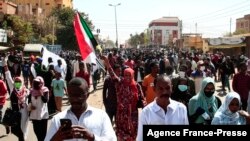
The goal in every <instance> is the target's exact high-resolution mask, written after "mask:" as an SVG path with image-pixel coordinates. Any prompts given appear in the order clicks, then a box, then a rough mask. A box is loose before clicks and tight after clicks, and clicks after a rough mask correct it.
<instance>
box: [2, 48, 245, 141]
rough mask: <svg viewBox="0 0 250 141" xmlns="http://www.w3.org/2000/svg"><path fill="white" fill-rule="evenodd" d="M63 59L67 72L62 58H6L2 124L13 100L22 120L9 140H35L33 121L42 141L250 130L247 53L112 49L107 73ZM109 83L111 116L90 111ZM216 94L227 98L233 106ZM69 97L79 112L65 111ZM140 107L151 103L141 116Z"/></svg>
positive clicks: (71, 54)
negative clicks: (157, 131) (180, 129)
mask: <svg viewBox="0 0 250 141" xmlns="http://www.w3.org/2000/svg"><path fill="white" fill-rule="evenodd" d="M59 55H60V56H61V57H62V58H64V59H65V61H66V64H67V66H66V68H64V66H63V65H62V60H60V59H59V60H53V58H48V60H43V58H42V56H34V55H32V54H31V55H30V58H28V59H23V57H22V52H18V51H13V52H8V53H2V54H1V55H0V58H1V60H0V78H1V79H0V120H1V119H2V117H3V115H4V111H3V107H4V105H5V103H6V99H7V98H9V100H10V103H11V108H12V109H13V110H16V111H19V112H20V113H21V119H20V122H19V124H18V125H16V126H13V127H8V126H5V128H6V133H7V134H8V133H9V132H10V131H11V133H13V134H14V135H16V136H17V137H18V139H19V141H23V140H26V139H27V131H28V130H27V127H28V121H29V120H31V121H32V123H33V129H34V133H35V135H36V137H37V139H38V140H39V141H44V140H58V139H60V140H64V139H73V138H84V139H89V140H93V139H97V138H100V139H107V140H116V139H118V140H119V141H134V140H136V139H137V140H139V141H141V140H142V127H143V125H145V124H146V125H148V124H158V125H161V124H183V125H184V124H185V125H188V124H189V125H192V124H202V125H211V124H233V125H239V124H249V123H250V116H249V114H248V113H250V108H249V107H250V96H249V95H250V59H248V58H247V57H246V56H244V55H243V54H240V55H238V56H233V57H230V56H225V55H224V54H223V53H222V52H217V53H203V52H201V51H198V50H194V51H191V52H189V51H181V50H175V49H172V48H167V49H162V48H157V49H140V50H139V49H122V50H119V51H118V50H104V51H103V52H102V54H100V55H98V56H97V57H98V58H99V59H100V60H101V61H102V63H103V65H104V66H105V70H104V69H102V68H97V69H94V68H96V67H95V65H96V64H88V63H86V62H85V61H83V60H82V57H81V55H80V54H79V53H78V52H77V51H64V52H60V53H59ZM44 61H47V62H48V63H47V64H48V66H45V65H43V62H44ZM53 62H57V65H54V64H53ZM101 79H103V81H104V86H103V91H102V98H103V104H104V106H105V111H106V112H102V111H101V110H99V109H95V108H93V107H91V106H90V105H88V104H86V100H87V98H88V96H89V94H90V93H89V88H90V87H91V85H93V89H94V90H93V92H95V91H96V90H97V83H98V82H100V80H101ZM230 80H232V87H231V85H230ZM215 82H220V83H221V85H222V87H221V89H216V87H215ZM216 91H217V92H218V91H219V92H221V93H222V94H224V95H225V96H226V98H225V102H223V101H221V100H220V98H219V97H218V96H216V95H215V93H216ZM65 95H66V97H67V98H68V100H69V104H70V105H71V108H69V109H67V110H66V111H62V99H63V97H64V96H65ZM138 101H143V109H142V112H141V113H140V114H139V111H138V109H139V108H141V107H139V106H138ZM247 110H248V113H247V112H246V111H247ZM53 116H54V117H53ZM50 117H53V119H52V123H51V125H50V126H49V127H50V128H49V132H47V124H48V119H49V118H50ZM90 117H91V118H93V119H91V118H90ZM62 118H68V119H71V121H72V128H70V130H71V131H72V132H70V133H71V134H70V133H69V131H65V130H63V128H62V127H61V123H60V119H62ZM100 118H102V119H100ZM85 119H86V120H85ZM91 120H93V121H91ZM104 124H105V126H104ZM99 127H100V129H97V128H99ZM102 130H103V132H102ZM62 133H64V134H65V135H64V136H60V134H62ZM46 135H47V136H46Z"/></svg>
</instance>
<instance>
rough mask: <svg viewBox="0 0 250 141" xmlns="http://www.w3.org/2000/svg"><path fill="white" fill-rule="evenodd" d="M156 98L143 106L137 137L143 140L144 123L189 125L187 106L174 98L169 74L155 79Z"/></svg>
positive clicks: (139, 140)
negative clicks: (172, 97)
mask: <svg viewBox="0 0 250 141" xmlns="http://www.w3.org/2000/svg"><path fill="white" fill-rule="evenodd" d="M154 91H155V97H156V98H155V100H154V101H153V102H151V103H150V104H148V105H147V106H146V107H144V108H143V110H142V112H141V115H140V119H139V126H138V133H137V139H138V141H142V140H143V139H142V136H143V125H169V124H170V125H188V124H189V123H188V117H187V108H186V106H185V105H184V104H182V103H180V102H177V101H175V100H172V99H171V98H170V96H171V93H172V83H171V80H170V79H169V77H168V76H166V75H159V76H157V78H156V79H155V81H154Z"/></svg>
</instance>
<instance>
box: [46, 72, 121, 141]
mask: <svg viewBox="0 0 250 141" xmlns="http://www.w3.org/2000/svg"><path fill="white" fill-rule="evenodd" d="M68 96H69V102H70V104H71V107H70V108H69V109H67V110H64V111H62V112H60V113H58V114H57V115H55V116H54V117H53V119H52V121H51V125H50V129H49V130H48V133H47V136H46V138H45V141H62V140H67V141H82V140H84V141H85V140H86V141H94V140H95V141H116V140H117V138H116V135H115V132H114V130H113V127H112V125H111V122H110V119H109V117H108V115H107V114H106V112H105V111H103V110H101V109H97V108H94V107H91V106H89V105H88V104H87V102H86V101H87V99H88V97H89V92H88V85H87V82H86V81H85V80H84V79H82V78H79V77H75V78H73V79H72V80H71V81H70V82H69V86H68ZM60 119H70V121H71V122H72V126H71V127H69V128H67V130H65V128H63V126H61V123H60Z"/></svg>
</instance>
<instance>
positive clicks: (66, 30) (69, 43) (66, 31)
mask: <svg viewBox="0 0 250 141" xmlns="http://www.w3.org/2000/svg"><path fill="white" fill-rule="evenodd" d="M80 14H81V15H82V17H83V18H84V19H85V21H86V23H87V24H88V25H89V27H90V29H92V30H93V29H94V26H93V24H92V22H91V21H90V20H89V18H88V15H86V14H85V13H83V12H82V13H80ZM74 15H75V11H74V10H73V9H71V8H63V9H54V10H53V11H52V14H51V16H53V17H55V18H56V19H57V20H56V21H57V22H56V37H57V44H61V45H62V47H63V48H67V49H78V45H77V41H76V37H75V32H74V27H73V20H74Z"/></svg>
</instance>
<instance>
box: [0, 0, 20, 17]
mask: <svg viewBox="0 0 250 141" xmlns="http://www.w3.org/2000/svg"><path fill="white" fill-rule="evenodd" d="M16 9H17V5H16V4H15V3H13V2H10V1H8V0H0V13H1V14H10V15H12V14H16Z"/></svg>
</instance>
